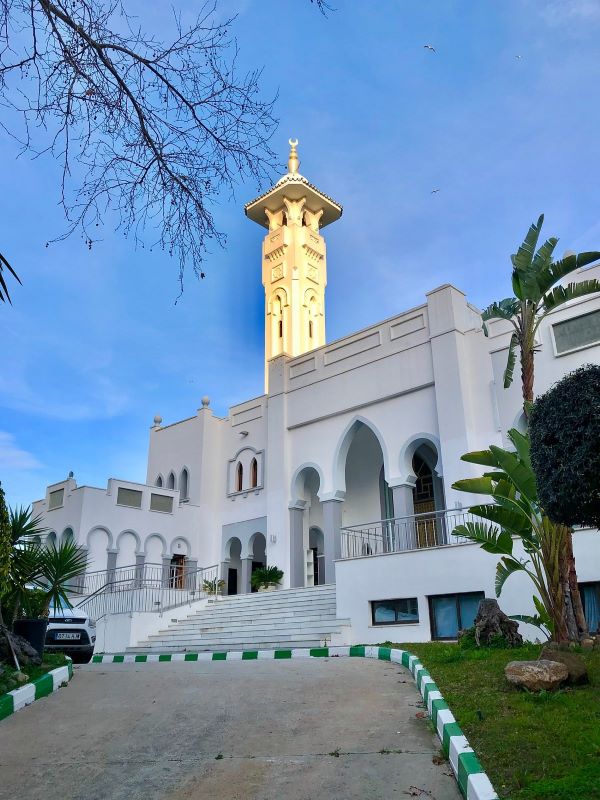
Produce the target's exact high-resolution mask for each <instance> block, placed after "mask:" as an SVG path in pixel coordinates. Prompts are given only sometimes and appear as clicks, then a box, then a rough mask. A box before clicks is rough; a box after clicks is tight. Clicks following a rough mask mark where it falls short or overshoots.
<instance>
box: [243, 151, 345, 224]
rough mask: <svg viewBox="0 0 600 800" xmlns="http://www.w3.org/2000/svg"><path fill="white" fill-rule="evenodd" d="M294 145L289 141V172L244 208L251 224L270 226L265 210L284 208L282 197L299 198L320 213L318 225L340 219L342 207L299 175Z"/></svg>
mask: <svg viewBox="0 0 600 800" xmlns="http://www.w3.org/2000/svg"><path fill="white" fill-rule="evenodd" d="M297 144H298V141H297V140H296V141H295V142H294V141H292V140H291V139H290V145H291V148H292V149H291V151H290V157H289V160H288V170H289V171H288V173H287V175H284V176H283V177H282V178H280V179H279V180H278V181H277V183H276V184H275V186H272V187H271V188H270V189H268V190H267V191H266V192H265V193H264V194H261V195H260V196H259V197H257V198H256V199H255V200H251V201H250V202H249V203H246V205H245V206H244V211H245V212H246V216H247V217H249V218H250V219H251V220H252V221H253V222H257V223H258V224H259V225H262V226H263V227H264V228H268V227H269V221H268V219H267V215H266V214H265V209H268V210H269V211H278V210H279V209H280V208H281V206H282V205H283V198H284V197H287V198H288V199H289V200H300V199H301V198H302V197H305V198H306V208H307V209H308V210H309V211H313V212H317V211H321V210H323V215H322V216H321V221H320V226H319V227H321V228H323V227H325V225H329V224H330V223H332V222H335V221H336V220H338V219H339V218H340V217H341V216H342V207H341V205H340V204H339V203H336V202H335V200H333V199H332V198H331V197H328V196H327V195H326V194H323V192H321V191H319V189H317V187H316V186H313V184H312V183H310V181H307V180H306V178H305V177H304V176H302V175H300V173H299V172H298V166H299V164H300V162H299V160H298V154H297V152H296V145H297Z"/></svg>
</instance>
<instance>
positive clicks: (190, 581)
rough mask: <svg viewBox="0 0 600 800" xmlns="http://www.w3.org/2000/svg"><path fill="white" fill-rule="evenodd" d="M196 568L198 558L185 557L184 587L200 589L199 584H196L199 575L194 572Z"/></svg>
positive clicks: (192, 589)
mask: <svg viewBox="0 0 600 800" xmlns="http://www.w3.org/2000/svg"><path fill="white" fill-rule="evenodd" d="M197 569H198V559H197V558H186V560H185V588H186V589H190V590H191V591H198V590H200V589H202V587H201V586H198V581H199V577H198V575H197V574H196V570H197Z"/></svg>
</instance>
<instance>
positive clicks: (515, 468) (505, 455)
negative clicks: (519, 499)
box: [490, 444, 537, 502]
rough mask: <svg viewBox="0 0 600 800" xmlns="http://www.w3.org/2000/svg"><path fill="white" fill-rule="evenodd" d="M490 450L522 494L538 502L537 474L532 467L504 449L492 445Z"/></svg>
mask: <svg viewBox="0 0 600 800" xmlns="http://www.w3.org/2000/svg"><path fill="white" fill-rule="evenodd" d="M490 450H491V451H492V453H493V454H494V455H495V456H496V458H497V459H498V465H499V466H500V467H501V469H503V470H504V471H505V472H506V474H507V475H508V477H509V478H510V480H511V481H512V482H513V483H514V485H515V486H516V488H517V490H518V491H519V492H521V494H523V495H525V496H526V497H527V498H529V500H530V501H533V502H535V501H536V500H537V486H536V483H535V474H534V473H533V470H532V469H531V467H528V466H527V465H526V464H524V463H523V462H522V461H521V460H520V458H519V457H518V455H516V454H515V453H511V452H510V451H508V450H504V448H502V447H497V446H496V445H493V444H492V445H490Z"/></svg>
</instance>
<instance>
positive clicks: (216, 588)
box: [202, 578, 225, 603]
mask: <svg viewBox="0 0 600 800" xmlns="http://www.w3.org/2000/svg"><path fill="white" fill-rule="evenodd" d="M224 587H225V581H224V580H223V579H222V578H212V579H208V578H206V579H205V580H203V581H202V591H203V592H205V593H206V594H207V595H208V598H209V600H208V602H209V603H212V602H214V601H215V600H216V599H217V595H218V594H221V593H222V591H223V589H224ZM211 598H212V599H211Z"/></svg>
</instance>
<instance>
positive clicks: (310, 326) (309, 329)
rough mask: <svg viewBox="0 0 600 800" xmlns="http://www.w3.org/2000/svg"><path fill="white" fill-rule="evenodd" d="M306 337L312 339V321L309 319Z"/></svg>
mask: <svg viewBox="0 0 600 800" xmlns="http://www.w3.org/2000/svg"><path fill="white" fill-rule="evenodd" d="M308 335H309V337H310V338H311V339H312V337H313V324H312V319H309V320H308Z"/></svg>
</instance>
